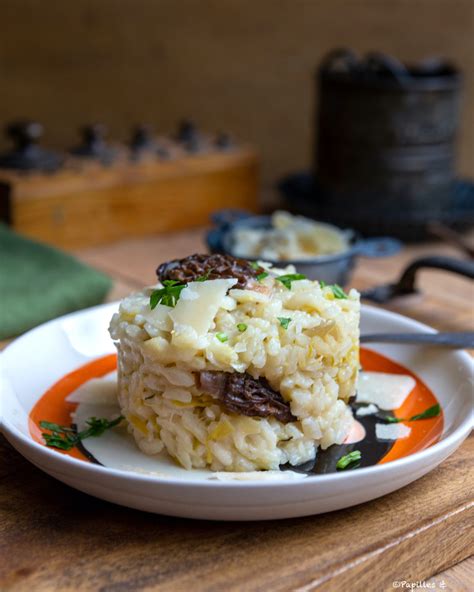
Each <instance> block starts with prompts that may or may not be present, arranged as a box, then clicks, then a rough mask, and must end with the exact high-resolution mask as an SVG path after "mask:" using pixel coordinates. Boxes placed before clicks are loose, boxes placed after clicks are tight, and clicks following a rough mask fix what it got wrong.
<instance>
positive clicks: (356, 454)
mask: <svg viewBox="0 0 474 592" xmlns="http://www.w3.org/2000/svg"><path fill="white" fill-rule="evenodd" d="M361 458H362V454H361V452H360V450H353V451H352V452H349V454H346V455H344V456H341V458H340V459H339V460H338V461H337V463H336V469H338V470H339V471H343V470H344V469H346V468H347V467H348V466H350V465H352V464H353V463H355V462H357V461H359V460H360V459H361ZM352 468H356V467H352Z"/></svg>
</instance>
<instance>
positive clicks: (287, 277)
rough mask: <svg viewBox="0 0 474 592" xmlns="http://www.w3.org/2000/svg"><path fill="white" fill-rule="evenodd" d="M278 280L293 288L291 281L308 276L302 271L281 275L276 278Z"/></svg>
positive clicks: (286, 286)
mask: <svg viewBox="0 0 474 592" xmlns="http://www.w3.org/2000/svg"><path fill="white" fill-rule="evenodd" d="M275 279H276V281H277V282H281V283H282V284H283V285H284V286H285V288H288V290H291V282H296V281H297V280H305V279H306V276H305V275H303V274H302V273H288V274H287V275H279V276H277V277H276V278H275Z"/></svg>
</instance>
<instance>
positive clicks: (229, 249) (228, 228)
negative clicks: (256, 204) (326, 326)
mask: <svg viewBox="0 0 474 592" xmlns="http://www.w3.org/2000/svg"><path fill="white" fill-rule="evenodd" d="M211 219H212V222H213V223H214V225H215V228H213V229H212V230H210V231H209V232H208V234H207V237H206V240H207V246H208V249H209V251H210V252H211V253H223V254H226V255H234V253H233V235H234V232H235V230H237V229H245V230H249V229H252V228H255V229H257V228H258V229H262V228H271V217H270V216H254V215H253V214H250V213H248V212H245V211H242V210H228V209H225V210H219V211H218V212H216V213H215V214H213V216H212V217H211ZM334 228H336V227H334ZM338 230H340V229H338ZM343 232H347V234H348V235H349V236H352V239H351V240H350V246H349V248H348V249H347V250H346V251H343V252H341V253H336V254H335V255H319V256H316V257H313V258H310V259H300V260H285V261H275V260H273V261H272V260H268V259H265V260H266V261H268V262H269V263H271V264H272V265H274V266H275V267H282V266H286V265H294V266H295V268H296V270H297V271H298V273H302V274H304V275H305V276H306V277H308V278H310V279H312V280H322V281H324V282H326V283H327V284H339V285H341V286H344V285H346V284H347V283H348V282H349V280H350V277H351V273H352V270H353V268H354V266H355V263H356V259H357V257H358V256H362V257H390V256H391V255H395V254H396V253H398V252H399V251H400V249H401V247H402V243H401V242H400V241H398V240H396V239H393V238H389V237H381V238H370V239H361V238H360V237H358V235H357V234H356V233H355V232H354V231H351V230H343ZM246 259H248V260H249V261H256V260H257V259H261V257H260V258H258V257H257V258H252V257H246Z"/></svg>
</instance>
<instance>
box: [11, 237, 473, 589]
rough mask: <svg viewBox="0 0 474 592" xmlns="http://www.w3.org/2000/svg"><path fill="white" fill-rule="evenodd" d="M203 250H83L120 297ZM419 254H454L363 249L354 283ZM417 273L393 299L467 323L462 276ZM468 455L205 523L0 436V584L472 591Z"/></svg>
mask: <svg viewBox="0 0 474 592" xmlns="http://www.w3.org/2000/svg"><path fill="white" fill-rule="evenodd" d="M202 248H203V247H202V231H195V232H191V233H176V234H173V235H168V236H161V237H150V238H144V239H139V240H133V241H127V242H124V243H117V244H115V245H110V246H107V247H101V248H95V249H88V250H87V251H81V252H80V253H79V255H80V258H81V259H82V260H84V261H88V262H89V263H91V264H93V265H95V266H96V267H99V268H101V269H103V270H105V271H107V272H108V273H110V274H111V275H112V276H113V277H115V278H116V280H117V281H116V284H115V287H114V290H113V292H112V293H111V295H110V299H115V298H119V297H121V296H123V295H124V294H126V293H127V292H129V291H131V290H133V289H135V288H137V287H139V286H141V285H143V284H144V283H147V282H152V281H153V278H154V269H155V267H156V265H157V263H159V262H160V261H162V260H164V259H167V258H170V257H177V256H182V255H186V254H189V253H190V252H193V251H200V250H202ZM426 252H430V253H434V252H437V253H439V254H455V255H458V256H459V253H457V252H456V251H454V250H452V249H450V248H447V247H442V246H436V245H425V246H418V247H411V248H410V249H407V250H406V251H405V252H403V253H401V254H399V255H397V256H395V257H392V258H390V259H386V260H380V261H374V260H363V261H362V262H361V263H360V265H359V267H358V268H357V270H356V273H355V276H354V281H353V285H355V286H356V287H359V288H364V287H368V286H369V285H374V284H375V283H382V282H385V281H388V280H393V279H394V278H395V277H396V276H397V275H398V273H399V272H400V270H401V268H402V267H403V265H404V264H405V263H406V261H407V260H410V259H411V258H413V257H414V256H417V255H421V254H425V253H426ZM419 280H420V281H419V287H420V289H421V292H422V294H421V295H419V296H417V297H413V298H412V297H410V298H406V299H405V300H399V301H398V302H394V303H392V304H391V305H390V308H391V309H394V310H398V311H401V312H403V313H404V314H408V315H409V316H412V317H415V318H418V319H420V320H423V321H426V322H429V323H431V324H433V325H434V326H436V327H437V328H440V329H446V330H447V329H449V330H463V329H464V330H466V329H470V330H472V329H473V324H474V318H473V309H472V302H473V301H474V299H473V296H474V294H473V289H472V285H471V284H470V283H469V282H468V281H467V280H466V279H464V278H460V277H456V276H454V275H448V274H444V273H440V272H431V271H427V272H422V275H421V277H420V278H419ZM473 459H474V437H473V436H471V437H470V438H468V440H466V442H465V443H464V444H463V446H461V448H460V449H459V450H458V451H457V452H456V453H454V454H453V455H452V456H451V457H450V458H449V459H447V460H446V461H445V462H444V463H442V464H441V465H440V466H439V467H438V468H437V469H435V470H434V471H432V472H431V473H430V474H428V475H427V476H425V477H423V478H422V479H420V480H418V481H416V482H415V483H412V484H411V485H408V486H407V487H405V488H403V489H401V490H399V491H397V492H394V493H392V494H390V495H388V496H385V497H383V498H380V499H378V500H374V501H372V502H369V503H367V504H363V505H360V506H357V507H354V508H349V509H347V510H341V511H338V512H333V513H330V514H325V515H321V516H313V517H307V518H298V519H289V520H282V521H275V522H272V521H270V522H254V523H218V522H216V523H214V522H209V521H193V520H185V519H176V518H168V517H164V516H157V515H151V514H145V513H143V512H138V511H135V510H129V509H126V508H121V507H119V506H115V505H113V504H110V503H107V502H103V501H101V500H97V499H94V498H92V497H89V496H87V495H85V494H82V493H80V492H78V491H75V490H73V489H71V488H69V487H67V486H65V485H63V484H61V483H59V482H57V481H55V480H53V479H52V478H50V477H48V476H47V475H45V474H43V473H42V472H40V471H39V470H38V469H36V468H35V467H33V466H32V465H30V464H29V463H28V462H27V461H26V460H24V459H23V458H22V457H21V456H19V455H18V454H17V453H16V452H15V451H14V450H13V449H12V448H11V447H10V446H9V445H8V444H7V443H6V441H5V440H4V439H3V438H0V590H2V591H8V592H10V591H12V592H17V591H18V592H26V591H28V592H30V591H35V592H36V591H39V592H43V591H50V590H55V591H59V592H62V591H66V592H69V591H73V590H74V591H96V590H100V591H102V592H122V591H126V592H128V591H135V590H140V591H141V590H143V591H145V590H146V591H148V590H158V591H160V592H161V591H164V592H168V591H169V592H175V591H179V592H180V591H187V590H190V589H192V590H196V591H201V590H202V591H206V592H207V591H209V592H211V591H212V592H220V591H240V590H242V591H245V592H247V591H259V592H267V591H275V592H279V591H290V590H291V591H296V592H307V591H308V592H309V591H310V590H324V591H326V590H328V591H329V592H332V591H334V592H339V591H345V590H348V591H349V590H350V591H355V592H358V591H359V590H360V591H361V592H362V591H379V590H392V589H394V588H393V582H394V581H397V582H400V581H407V582H416V581H418V580H427V579H428V578H431V579H430V580H429V582H430V583H434V584H436V586H437V587H438V588H440V589H445V590H453V591H456V592H458V591H464V590H466V591H467V590H469V591H470V590H472V589H473V587H474V586H473V585H474V582H473V579H472V576H473V568H472V566H473V561H474V560H473V559H470V560H468V561H463V560H464V559H466V558H467V557H469V556H470V555H472V553H473V550H474V500H473V488H472V483H473V479H474V460H473ZM461 561H463V563H461V564H460V562H461ZM457 564H459V565H457ZM453 566H456V567H453ZM441 582H443V583H444V584H445V586H444V587H443V586H441Z"/></svg>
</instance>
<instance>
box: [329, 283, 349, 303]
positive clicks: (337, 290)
mask: <svg viewBox="0 0 474 592" xmlns="http://www.w3.org/2000/svg"><path fill="white" fill-rule="evenodd" d="M331 290H332V293H333V294H334V296H335V298H337V299H338V300H343V299H344V298H347V294H346V293H345V292H344V290H343V289H342V288H341V286H339V285H338V284H334V285H333V286H331Z"/></svg>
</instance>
